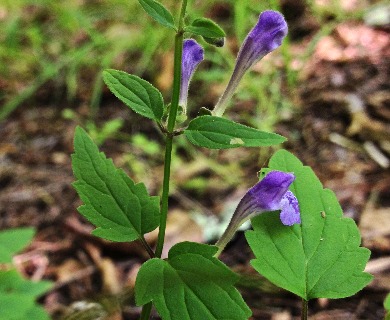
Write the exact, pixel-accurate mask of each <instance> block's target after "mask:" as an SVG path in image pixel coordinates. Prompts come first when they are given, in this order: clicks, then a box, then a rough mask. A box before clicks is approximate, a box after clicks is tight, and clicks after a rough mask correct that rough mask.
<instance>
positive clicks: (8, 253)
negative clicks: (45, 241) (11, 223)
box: [0, 228, 35, 263]
mask: <svg viewBox="0 0 390 320" xmlns="http://www.w3.org/2000/svg"><path fill="white" fill-rule="evenodd" d="M34 235H35V229H34V228H18V229H16V228H15V229H9V230H4V231H0V263H10V262H12V256H14V255H15V254H16V253H18V252H19V251H21V250H22V249H23V248H24V247H26V246H27V245H28V244H29V243H30V242H31V240H32V238H33V237H34Z"/></svg>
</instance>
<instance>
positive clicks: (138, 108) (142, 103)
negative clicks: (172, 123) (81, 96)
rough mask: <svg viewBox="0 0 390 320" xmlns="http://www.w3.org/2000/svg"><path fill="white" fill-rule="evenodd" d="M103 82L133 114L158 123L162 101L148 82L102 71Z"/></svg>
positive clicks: (132, 76) (110, 70) (108, 70)
mask: <svg viewBox="0 0 390 320" xmlns="http://www.w3.org/2000/svg"><path fill="white" fill-rule="evenodd" d="M103 80H104V82H105V84H106V85H107V86H108V88H109V89H110V90H111V92H112V93H113V94H114V95H115V96H116V97H117V98H118V99H119V100H121V101H122V102H123V103H124V104H125V105H126V106H128V107H129V108H130V109H132V110H133V111H134V112H136V113H139V114H140V115H141V116H144V117H146V118H149V119H152V120H156V121H157V122H160V120H161V118H162V116H163V113H164V101H163V98H162V95H161V93H160V91H158V90H157V89H156V88H155V87H154V86H152V85H151V84H150V83H149V82H147V81H146V80H143V79H141V78H139V77H137V76H135V75H132V74H128V73H126V72H124V71H119V70H113V69H107V70H104V71H103Z"/></svg>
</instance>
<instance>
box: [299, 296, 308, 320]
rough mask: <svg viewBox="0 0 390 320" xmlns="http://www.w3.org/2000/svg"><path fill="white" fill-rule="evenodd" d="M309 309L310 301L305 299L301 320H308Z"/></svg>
mask: <svg viewBox="0 0 390 320" xmlns="http://www.w3.org/2000/svg"><path fill="white" fill-rule="evenodd" d="M307 309H308V301H307V300H305V299H302V314H301V320H307Z"/></svg>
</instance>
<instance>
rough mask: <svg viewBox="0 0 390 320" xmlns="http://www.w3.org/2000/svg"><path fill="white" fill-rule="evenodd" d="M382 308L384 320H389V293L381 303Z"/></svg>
mask: <svg viewBox="0 0 390 320" xmlns="http://www.w3.org/2000/svg"><path fill="white" fill-rule="evenodd" d="M383 306H384V307H385V310H386V311H387V312H386V315H385V320H390V293H389V294H387V296H386V298H385V301H384V302H383Z"/></svg>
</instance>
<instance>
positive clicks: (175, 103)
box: [155, 0, 187, 258]
mask: <svg viewBox="0 0 390 320" xmlns="http://www.w3.org/2000/svg"><path fill="white" fill-rule="evenodd" d="M186 7H187V0H183V2H182V6H181V11H180V17H179V29H178V31H177V33H176V36H175V57H174V65H173V89H172V102H171V106H170V110H169V116H168V125H167V131H168V132H167V138H166V141H165V161H164V181H163V190H162V196H161V217H160V229H159V233H158V240H157V247H156V251H155V255H156V257H157V258H160V257H161V253H162V250H163V247H164V238H165V229H166V226H167V215H168V196H169V180H170V175H171V159H172V144H173V137H174V130H175V123H176V116H177V110H178V108H179V95H180V81H181V60H182V54H183V38H184V30H183V26H184V15H185V12H186Z"/></svg>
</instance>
